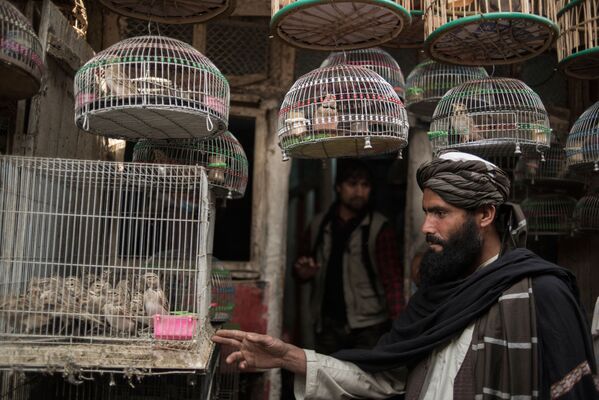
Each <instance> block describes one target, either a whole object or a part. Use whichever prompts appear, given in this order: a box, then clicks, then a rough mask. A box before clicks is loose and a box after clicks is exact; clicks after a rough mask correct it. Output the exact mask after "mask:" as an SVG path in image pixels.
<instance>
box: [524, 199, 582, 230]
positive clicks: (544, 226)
mask: <svg viewBox="0 0 599 400" xmlns="http://www.w3.org/2000/svg"><path fill="white" fill-rule="evenodd" d="M520 206H521V207H522V211H523V212H524V215H525V216H526V225H527V226H528V233H529V234H530V235H534V236H546V235H568V234H570V232H571V229H572V214H573V212H574V207H576V200H575V199H574V198H572V197H569V196H565V195H561V194H543V195H536V196H530V197H527V198H526V199H524V200H523V201H522V203H521V204H520Z"/></svg>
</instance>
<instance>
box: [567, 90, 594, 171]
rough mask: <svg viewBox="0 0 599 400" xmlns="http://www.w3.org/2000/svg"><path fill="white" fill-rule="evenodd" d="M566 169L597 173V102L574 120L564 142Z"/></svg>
mask: <svg viewBox="0 0 599 400" xmlns="http://www.w3.org/2000/svg"><path fill="white" fill-rule="evenodd" d="M566 155H567V157H568V167H569V168H571V169H574V170H578V171H594V172H599V101H598V102H596V103H595V104H593V105H592V106H591V107H589V108H588V109H587V110H585V112H583V113H582V115H581V116H580V117H579V118H578V119H577V120H576V122H575V123H574V125H572V129H570V134H569V135H568V139H567V141H566Z"/></svg>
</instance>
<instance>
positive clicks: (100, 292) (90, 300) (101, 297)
mask: <svg viewBox="0 0 599 400" xmlns="http://www.w3.org/2000/svg"><path fill="white" fill-rule="evenodd" d="M107 291H108V287H107V285H105V284H104V283H102V282H101V281H96V282H94V283H93V284H92V285H91V286H90V288H89V289H88V290H87V295H86V296H85V301H84V302H85V305H86V310H87V312H88V313H91V314H100V313H102V308H103V307H104V304H106V292H107Z"/></svg>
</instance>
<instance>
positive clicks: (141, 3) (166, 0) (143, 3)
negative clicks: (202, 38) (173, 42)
mask: <svg viewBox="0 0 599 400" xmlns="http://www.w3.org/2000/svg"><path fill="white" fill-rule="evenodd" d="M100 3H102V4H103V5H104V6H106V7H107V8H109V9H110V10H112V11H114V12H115V13H117V14H121V15H125V16H127V17H133V18H137V19H142V20H147V21H151V22H160V23H164V24H197V23H200V22H206V21H208V20H211V19H214V18H216V17H222V16H226V15H228V14H230V13H231V12H232V11H233V9H234V8H235V4H236V1H235V0H202V1H180V0H158V1H156V0H137V1H128V0H100Z"/></svg>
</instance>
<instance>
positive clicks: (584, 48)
mask: <svg viewBox="0 0 599 400" xmlns="http://www.w3.org/2000/svg"><path fill="white" fill-rule="evenodd" d="M557 5H558V9H559V11H558V12H557V21H558V22H559V26H560V36H559V37H558V39H557V58H558V61H559V65H560V68H562V69H563V70H564V72H565V73H566V74H567V75H569V76H572V77H574V78H579V79H597V78H599V2H597V0H558V2H557Z"/></svg>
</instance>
